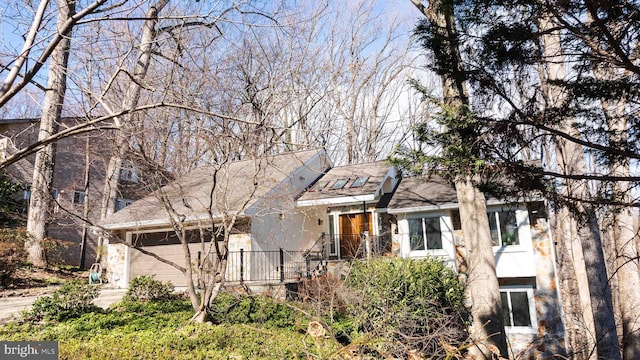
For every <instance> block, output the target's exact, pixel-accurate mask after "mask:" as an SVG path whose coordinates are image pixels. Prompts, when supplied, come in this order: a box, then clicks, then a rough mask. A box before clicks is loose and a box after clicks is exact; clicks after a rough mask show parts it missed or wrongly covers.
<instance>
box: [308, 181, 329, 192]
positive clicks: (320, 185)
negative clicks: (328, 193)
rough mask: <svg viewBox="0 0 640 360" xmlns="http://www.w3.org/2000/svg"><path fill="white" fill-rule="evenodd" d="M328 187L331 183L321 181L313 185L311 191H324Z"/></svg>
mask: <svg viewBox="0 0 640 360" xmlns="http://www.w3.org/2000/svg"><path fill="white" fill-rule="evenodd" d="M327 185H329V181H327V180H320V181H318V182H317V183H316V184H315V185H313V187H312V188H311V191H322V189H324V188H325V187H327Z"/></svg>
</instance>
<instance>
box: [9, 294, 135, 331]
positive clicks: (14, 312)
mask: <svg viewBox="0 0 640 360" xmlns="http://www.w3.org/2000/svg"><path fill="white" fill-rule="evenodd" d="M126 293H127V289H102V290H101V291H100V295H98V297H97V298H96V299H95V300H94V301H93V303H94V304H96V305H97V306H100V307H101V308H103V309H106V308H107V307H109V305H111V304H113V303H115V302H118V301H120V300H122V297H123V296H124V294H126ZM40 296H44V295H40ZM40 296H24V297H23V296H16V297H6V298H0V324H4V323H6V322H7V321H9V320H12V319H17V318H19V317H20V313H21V312H22V311H23V310H27V309H29V308H31V305H33V302H34V301H36V299H37V298H39V297H40Z"/></svg>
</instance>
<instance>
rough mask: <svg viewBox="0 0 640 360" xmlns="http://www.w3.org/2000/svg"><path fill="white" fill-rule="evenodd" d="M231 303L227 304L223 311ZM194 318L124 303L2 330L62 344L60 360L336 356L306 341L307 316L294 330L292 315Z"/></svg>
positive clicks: (9, 336) (180, 304)
mask: <svg viewBox="0 0 640 360" xmlns="http://www.w3.org/2000/svg"><path fill="white" fill-rule="evenodd" d="M253 301H255V300H253ZM259 301H269V300H259ZM229 302H230V300H229V299H228V298H223V299H222V301H221V304H224V305H221V306H227V304H228V303H229ZM237 308H239V309H242V308H243V307H242V306H238V304H235V305H234V307H233V309H237ZM231 311H237V310H231ZM291 311H293V310H291ZM222 312H223V311H221V310H220V309H218V314H219V315H221V314H222ZM192 315H193V310H192V308H191V306H190V305H189V303H188V302H187V301H184V300H170V301H164V302H158V303H146V304H144V303H133V302H126V301H123V302H121V303H118V304H114V306H112V307H111V308H109V309H108V310H104V311H102V312H91V313H86V314H83V315H82V316H80V317H78V318H74V319H69V320H65V321H61V322H47V323H29V322H24V323H10V324H7V325H5V326H3V327H0V339H3V340H38V341H46V340H55V341H59V344H60V348H59V349H60V350H59V351H60V354H59V358H60V359H307V358H309V355H311V354H313V355H315V356H319V357H320V358H328V357H330V354H331V353H333V352H334V351H335V350H336V348H335V345H334V344H333V343H332V342H331V341H329V340H320V341H319V342H316V341H315V340H314V339H313V338H311V337H310V336H308V335H306V326H307V324H308V320H306V319H305V318H304V317H302V316H296V319H298V320H296V321H295V324H292V323H291V318H292V316H291V315H290V314H287V315H282V314H281V315H282V316H283V318H284V319H285V320H282V319H280V320H277V319H276V320H277V321H275V322H272V321H271V320H274V319H268V321H262V320H257V321H255V319H254V320H251V319H247V322H246V323H238V322H237V321H236V320H234V321H233V323H230V322H225V321H224V319H220V318H219V319H215V320H216V323H217V324H212V323H208V324H195V323H192V322H191V321H190V318H191V316H192ZM274 316H279V315H277V314H274ZM232 317H233V316H232ZM235 317H236V318H237V316H235ZM263 320H264V319H263ZM283 321H284V323H285V325H284V326H280V325H279V324H281V323H282V322H283Z"/></svg>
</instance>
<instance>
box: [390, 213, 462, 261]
mask: <svg viewBox="0 0 640 360" xmlns="http://www.w3.org/2000/svg"><path fill="white" fill-rule="evenodd" d="M422 218H438V219H440V238H441V239H442V249H425V250H411V239H410V234H409V220H411V219H422ZM399 226H400V227H399V230H400V231H401V233H402V245H401V256H403V257H409V258H425V257H427V256H435V257H442V258H444V259H446V261H449V260H450V259H453V257H454V255H453V251H454V250H453V238H452V236H453V233H452V230H451V229H452V227H451V219H450V217H449V216H448V214H445V213H443V212H435V213H419V214H412V215H410V216H407V217H406V218H405V219H403V221H402V222H401V224H399ZM425 245H426V244H425Z"/></svg>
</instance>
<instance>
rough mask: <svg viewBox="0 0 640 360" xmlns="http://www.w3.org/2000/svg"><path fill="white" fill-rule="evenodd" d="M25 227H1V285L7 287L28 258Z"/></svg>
mask: <svg viewBox="0 0 640 360" xmlns="http://www.w3.org/2000/svg"><path fill="white" fill-rule="evenodd" d="M25 239H26V233H25V232H24V229H22V230H18V229H0V286H2V287H5V286H7V284H8V283H9V280H10V279H11V276H12V275H13V273H14V272H15V270H16V269H17V268H18V267H19V266H20V264H21V263H22V262H23V261H24V260H25V259H26V252H25V250H24V241H25Z"/></svg>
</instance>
